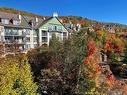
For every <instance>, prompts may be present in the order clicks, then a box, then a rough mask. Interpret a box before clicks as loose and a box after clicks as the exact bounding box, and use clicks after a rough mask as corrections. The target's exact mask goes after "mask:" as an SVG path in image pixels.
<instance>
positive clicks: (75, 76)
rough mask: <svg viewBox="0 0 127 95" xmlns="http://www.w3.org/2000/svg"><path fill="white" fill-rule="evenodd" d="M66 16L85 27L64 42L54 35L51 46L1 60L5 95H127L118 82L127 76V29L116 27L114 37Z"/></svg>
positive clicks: (2, 94)
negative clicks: (119, 77)
mask: <svg viewBox="0 0 127 95" xmlns="http://www.w3.org/2000/svg"><path fill="white" fill-rule="evenodd" d="M1 10H2V9H1ZM8 10H9V11H10V12H11V10H12V9H8ZM14 12H16V10H15V11H14ZM61 18H63V20H64V22H67V21H68V20H70V21H72V22H73V23H75V24H76V23H81V24H82V28H84V27H85V29H81V31H80V32H76V33H72V35H71V36H69V38H68V39H66V40H64V41H63V42H61V41H59V39H58V38H57V37H56V36H55V35H53V37H52V39H51V40H50V44H49V46H48V47H47V46H44V45H43V46H40V47H38V48H36V49H32V50H30V51H28V53H27V54H24V55H22V54H20V55H16V56H14V57H11V56H6V57H5V58H1V61H0V95H37V94H38V93H39V94H41V95H114V94H116V95H118V93H121V94H120V95H127V89H126V88H127V84H126V81H124V80H119V79H118V78H117V77H118V76H122V77H123V76H124V78H125V77H126V67H127V65H126V60H127V57H126V52H127V50H126V39H125V38H126V36H123V34H124V33H126V32H123V31H125V30H126V28H125V26H124V27H123V26H121V25H119V26H117V25H116V24H115V26H114V25H113V26H112V27H114V29H116V30H115V33H111V32H109V31H108V30H107V29H104V28H102V25H104V24H103V23H98V22H96V21H89V20H87V19H83V18H81V17H74V16H71V17H61ZM93 23H96V25H94V26H93V27H92V25H91V24H93ZM90 28H92V29H93V30H94V31H90ZM116 75H117V76H116Z"/></svg>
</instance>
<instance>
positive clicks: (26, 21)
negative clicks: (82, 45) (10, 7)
mask: <svg viewBox="0 0 127 95" xmlns="http://www.w3.org/2000/svg"><path fill="white" fill-rule="evenodd" d="M18 16H19V14H14V13H6V12H0V18H1V19H2V18H5V19H9V24H2V23H1V22H0V26H5V27H14V28H29V29H38V28H39V27H41V26H42V25H44V24H46V23H47V22H48V21H49V20H51V19H52V18H54V17H46V19H45V20H44V19H43V18H38V22H36V21H35V19H36V17H30V16H23V15H21V23H20V24H19V25H14V24H13V23H11V22H10V20H19V18H18ZM55 18H56V19H57V20H58V21H59V22H60V23H61V25H62V26H63V27H64V28H65V29H66V30H67V31H68V29H67V28H66V27H65V26H64V24H63V23H62V22H61V21H60V20H59V18H58V17H55ZM30 22H33V26H32V25H31V24H30Z"/></svg>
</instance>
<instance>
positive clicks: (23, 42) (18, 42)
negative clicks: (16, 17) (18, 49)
mask: <svg viewBox="0 0 127 95" xmlns="http://www.w3.org/2000/svg"><path fill="white" fill-rule="evenodd" d="M5 44H25V41H20V40H5Z"/></svg>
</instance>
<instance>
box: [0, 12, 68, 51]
mask: <svg viewBox="0 0 127 95" xmlns="http://www.w3.org/2000/svg"><path fill="white" fill-rule="evenodd" d="M53 34H55V35H56V37H58V38H59V40H60V41H62V40H64V39H66V38H67V37H68V30H67V29H66V28H65V26H64V25H63V24H62V23H61V22H60V20H59V18H58V15H57V14H56V13H55V14H53V16H52V17H47V18H45V17H44V18H38V17H29V16H23V15H20V14H12V13H5V12H0V43H1V44H2V45H3V44H4V46H5V47H4V48H5V49H4V50H5V53H15V52H26V51H27V50H29V49H31V48H35V47H38V46H42V45H49V41H50V39H51V38H52V35H53Z"/></svg>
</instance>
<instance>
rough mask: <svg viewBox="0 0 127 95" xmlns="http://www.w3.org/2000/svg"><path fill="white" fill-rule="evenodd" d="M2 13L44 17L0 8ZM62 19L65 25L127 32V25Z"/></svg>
mask: <svg viewBox="0 0 127 95" xmlns="http://www.w3.org/2000/svg"><path fill="white" fill-rule="evenodd" d="M0 11H2V12H8V13H14V14H19V13H20V14H21V15H25V16H31V17H35V16H37V17H39V18H42V17H43V16H41V15H37V14H33V13H30V12H26V11H21V10H16V9H13V8H0ZM60 18H61V19H62V20H63V22H64V23H69V22H72V23H73V24H77V23H80V24H81V25H82V28H84V27H91V26H92V27H93V26H94V28H96V29H102V28H103V27H104V26H105V27H110V28H114V29H115V30H117V31H119V32H126V31H127V25H123V24H118V23H106V22H98V21H95V20H91V19H87V18H83V17H79V16H61V17H60Z"/></svg>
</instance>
